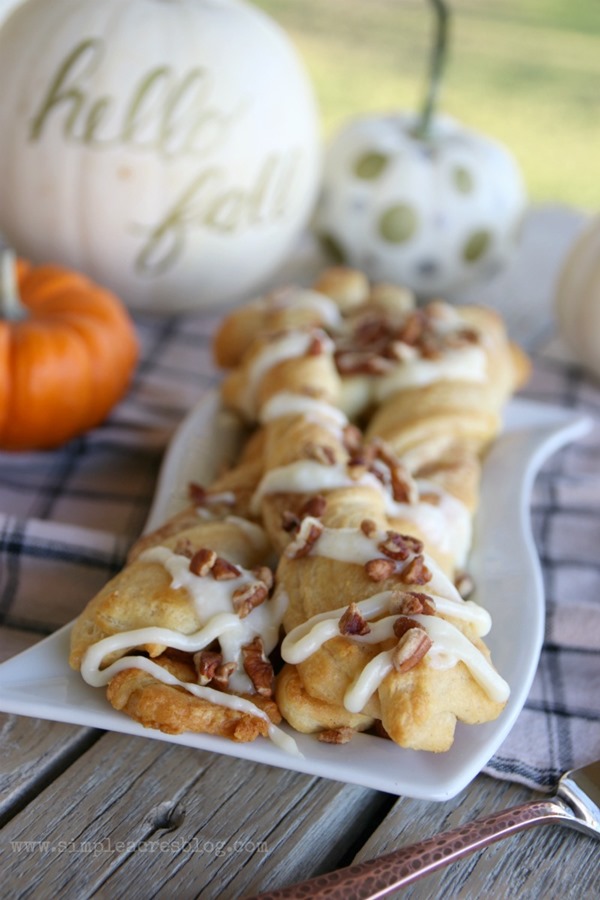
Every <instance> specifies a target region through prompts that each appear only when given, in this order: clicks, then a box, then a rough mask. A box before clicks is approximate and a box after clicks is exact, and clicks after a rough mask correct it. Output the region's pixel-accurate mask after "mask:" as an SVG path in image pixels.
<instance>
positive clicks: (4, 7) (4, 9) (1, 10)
mask: <svg viewBox="0 0 600 900" xmlns="http://www.w3.org/2000/svg"><path fill="white" fill-rule="evenodd" d="M22 2H23V0H0V25H1V24H2V21H3V19H5V18H6V16H7V15H8V13H9V12H10V11H11V9H14V7H15V6H17V5H18V4H19V3H22Z"/></svg>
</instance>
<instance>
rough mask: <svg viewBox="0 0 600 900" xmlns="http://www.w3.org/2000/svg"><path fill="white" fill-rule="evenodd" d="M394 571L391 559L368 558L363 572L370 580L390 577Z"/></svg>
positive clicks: (394, 566)
mask: <svg viewBox="0 0 600 900" xmlns="http://www.w3.org/2000/svg"><path fill="white" fill-rule="evenodd" d="M395 571H396V563H395V562H394V560H393V559H382V558H381V557H377V558H376V559H370V560H369V561H368V562H366V563H365V572H366V573H367V575H368V576H369V578H370V579H371V581H385V580H386V578H391V577H392V575H393V574H394V573H395Z"/></svg>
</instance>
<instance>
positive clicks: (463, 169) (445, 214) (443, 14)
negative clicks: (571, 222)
mask: <svg viewBox="0 0 600 900" xmlns="http://www.w3.org/2000/svg"><path fill="white" fill-rule="evenodd" d="M430 3H431V5H432V7H433V10H434V13H435V20H434V21H435V25H436V28H435V38H434V46H433V53H432V62H431V71H430V75H429V83H428V91H427V94H426V97H425V102H424V104H423V109H422V111H421V113H420V115H418V116H416V115H408V114H403V113H398V114H393V115H379V116H377V115H369V116H363V117H359V118H357V119H354V120H351V121H350V122H349V123H348V124H347V125H346V126H345V127H343V128H342V129H341V131H340V132H339V134H338V135H337V136H335V137H334V139H333V141H332V143H331V145H330V147H329V150H328V153H327V154H326V161H325V175H324V184H323V190H322V195H321V198H320V202H319V207H318V211H317V214H316V216H315V229H316V231H317V233H318V234H319V235H320V236H321V238H322V239H323V241H324V243H325V244H326V245H328V246H329V248H330V249H331V250H332V252H333V254H334V255H335V256H337V257H338V258H340V259H342V260H345V261H347V262H348V263H350V264H351V265H354V266H358V267H359V268H362V269H364V270H365V271H366V272H367V274H368V275H369V276H370V277H371V278H374V279H378V280H386V281H392V282H397V283H401V284H403V285H406V286H407V287H409V288H412V290H414V291H415V292H416V293H417V294H418V295H420V296H424V297H427V296H432V295H439V294H444V295H446V296H448V295H452V294H455V293H456V292H458V291H460V290H461V289H462V288H465V287H467V286H468V285H470V284H471V283H472V282H475V281H477V280H479V279H483V278H486V277H488V276H489V275H491V274H492V273H493V272H495V271H496V270H497V269H498V268H500V267H501V266H503V265H504V264H505V263H506V262H508V261H509V260H510V258H511V257H512V255H513V252H514V249H515V245H516V242H517V238H518V233H519V227H520V224H521V221H522V218H523V214H524V211H525V208H526V204H527V200H526V194H525V189H524V185H523V179H522V177H521V174H520V171H519V168H518V166H517V163H516V162H515V160H514V158H513V156H512V154H511V153H510V152H509V151H508V150H507V149H506V148H505V147H504V146H502V145H501V144H499V143H497V142H495V141H493V140H491V139H490V138H487V137H484V136H483V135H480V134H477V133H476V132H473V131H470V130H468V129H466V128H464V127H463V126H461V125H460V124H459V123H457V122H455V121H454V120H452V119H450V118H448V117H445V116H439V115H437V114H436V106H437V95H438V91H439V86H440V82H441V76H442V71H443V67H444V64H445V58H446V53H447V42H448V9H447V6H446V4H445V3H444V2H443V0H430Z"/></svg>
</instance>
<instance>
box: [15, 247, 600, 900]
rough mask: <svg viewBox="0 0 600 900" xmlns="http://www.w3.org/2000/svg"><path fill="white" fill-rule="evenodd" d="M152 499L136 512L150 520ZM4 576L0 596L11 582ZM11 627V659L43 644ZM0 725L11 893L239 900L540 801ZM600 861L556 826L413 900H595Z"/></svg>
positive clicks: (50, 725) (492, 785) (491, 785)
mask: <svg viewBox="0 0 600 900" xmlns="http://www.w3.org/2000/svg"><path fill="white" fill-rule="evenodd" d="M540 249H541V248H540ZM536 284H537V285H538V287H539V282H536ZM532 302H533V301H532ZM540 302H541V301H540ZM529 316H530V319H534V318H535V310H534V309H533V308H532V307H530V309H529ZM541 324H543V323H542V322H540V321H539V320H538V322H537V326H540V325H541ZM537 326H536V327H537ZM149 500H150V496H149V495H148V496H147V497H143V498H141V500H140V502H139V516H140V521H141V520H143V513H144V504H146V505H147V504H148V503H149ZM4 512H9V513H10V512H11V510H4ZM4 578H5V580H4V589H6V586H7V583H8V581H9V580H10V573H9V572H5V576H4ZM43 588H44V586H43V584H40V595H41V596H42V595H43ZM85 599H86V598H82V602H84V601H85ZM3 622H4V624H3V626H2V627H1V628H0V650H1V654H2V658H4V659H6V658H8V657H9V656H11V655H13V654H14V653H17V652H19V651H20V650H22V649H23V648H24V647H26V646H27V645H29V644H32V643H34V642H35V641H36V640H38V639H39V637H40V635H39V634H38V633H36V632H35V630H32V631H29V630H28V628H27V626H24V625H21V626H20V627H19V625H18V623H17V625H15V623H14V622H12V624H11V623H10V622H8V620H6V621H5V620H3ZM0 728H1V731H0V785H1V794H0V797H1V799H0V816H1V820H2V821H1V825H2V830H1V832H0V854H1V857H2V879H1V882H0V895H1V896H2V897H3V898H9V897H11V898H13V897H15V898H16V897H19V898H27V897H33V896H35V897H39V898H46V897H68V898H83V897H92V896H94V897H107V898H108V897H110V898H115V897H121V896H127V897H135V898H138V897H139V898H150V897H180V898H184V900H185V898H192V897H202V898H237V897H243V896H246V895H253V894H256V893H258V892H260V891H264V890H267V889H271V888H274V887H279V886H283V885H285V884H290V883H292V882H294V881H297V880H300V879H303V878H306V877H308V876H310V875H312V874H316V873H320V872H323V871H327V870H331V869H333V868H336V867H339V866H343V865H347V864H349V863H350V862H352V861H353V860H365V859H368V858H370V857H374V856H376V855H378V854H381V853H384V852H388V851H390V850H391V849H393V848H395V847H399V846H402V845H403V844H409V843H412V842H414V841H418V840H420V839H424V838H427V837H430V836H431V835H433V834H434V833H436V832H437V831H440V830H444V829H448V828H451V827H454V826H456V825H458V824H460V823H463V822H467V821H469V820H471V819H473V818H476V817H479V816H483V815H485V814H487V813H490V812H493V811H496V810H500V809H503V808H505V807H508V806H510V805H514V804H517V803H520V802H522V801H524V800H526V799H529V798H530V797H531V796H532V794H531V791H530V790H529V789H527V788H524V787H522V786H519V785H515V784H511V783H506V782H501V781H497V780H494V779H492V778H490V777H487V776H484V775H480V776H479V777H477V778H476V779H475V781H474V782H473V783H472V784H471V785H470V786H469V787H468V788H466V789H465V790H463V791H462V792H461V793H460V795H459V796H457V797H455V798H454V799H453V800H450V801H447V802H443V803H439V802H426V801H417V800H411V799H406V798H399V799H398V798H396V797H393V796H391V795H388V794H385V793H381V792H377V791H374V790H371V789H366V788H361V787H356V786H353V785H348V784H343V783H337V782H333V781H326V780H324V779H320V778H317V777H311V776H306V775H303V774H297V773H294V772H289V771H286V770H283V769H275V768H270V767H268V766H265V765H262V764H254V763H249V762H246V761H242V760H236V759H234V758H230V757H224V756H218V755H213V754H211V753H208V752H205V751H197V750H192V749H189V748H185V747H179V746H176V745H172V744H167V743H163V742H161V741H156V740H148V739H144V738H133V737H129V736H126V735H122V734H113V733H102V732H99V731H97V730H94V729H91V728H86V727H76V726H71V725H65V724H60V723H55V722H52V721H44V720H35V719H30V718H24V717H20V716H14V715H7V714H0ZM599 857H600V851H599V849H598V844H597V843H595V842H594V841H593V840H592V839H590V838H587V837H585V836H583V835H580V834H578V833H575V832H569V831H566V830H564V829H559V828H558V827H556V826H552V827H549V828H543V829H537V830H533V831H530V832H526V833H524V834H522V835H518V836H515V837H512V838H510V839H508V840H505V841H503V842H501V843H499V844H496V845H495V846H493V847H491V848H489V849H487V850H485V851H482V852H479V853H478V854H476V855H473V856H472V857H469V858H467V859H465V860H463V861H461V862H459V863H456V864H455V865H454V866H452V867H451V868H449V869H446V870H443V871H441V872H440V873H437V874H434V875H431V876H429V877H427V878H425V879H423V880H421V881H419V882H417V883H416V884H414V885H413V886H412V887H410V888H407V889H406V890H405V891H404V894H403V895H405V896H407V897H423V898H442V897H444V898H446V897H462V898H467V897H473V898H475V897H479V896H486V895H487V896H492V897H494V898H504V897H506V898H510V897H515V898H516V897H519V898H537V897H542V896H543V897H545V898H548V897H550V898H559V897H560V898H567V897H573V898H574V897H577V898H582V897H586V898H587V897H594V896H596V897H597V896H599V894H600V877H599V875H600V868H599Z"/></svg>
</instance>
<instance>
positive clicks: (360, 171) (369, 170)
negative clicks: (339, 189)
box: [354, 151, 388, 181]
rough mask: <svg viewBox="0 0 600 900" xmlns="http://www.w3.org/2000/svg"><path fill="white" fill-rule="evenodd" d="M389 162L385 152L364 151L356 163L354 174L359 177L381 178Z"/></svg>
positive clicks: (367, 178)
mask: <svg viewBox="0 0 600 900" xmlns="http://www.w3.org/2000/svg"><path fill="white" fill-rule="evenodd" d="M387 164H388V158H387V156H385V155H384V154H383V153H376V152H374V151H373V152H369V153H363V155H362V156H360V157H359V158H358V159H357V160H356V163H355V164H354V174H355V175H356V177H357V178H364V179H365V180H366V181H373V180H374V179H375V178H379V176H380V175H381V173H382V172H383V170H384V169H385V167H386V166H387Z"/></svg>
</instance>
